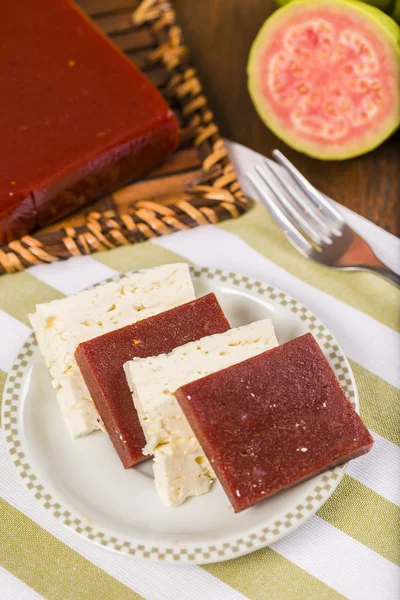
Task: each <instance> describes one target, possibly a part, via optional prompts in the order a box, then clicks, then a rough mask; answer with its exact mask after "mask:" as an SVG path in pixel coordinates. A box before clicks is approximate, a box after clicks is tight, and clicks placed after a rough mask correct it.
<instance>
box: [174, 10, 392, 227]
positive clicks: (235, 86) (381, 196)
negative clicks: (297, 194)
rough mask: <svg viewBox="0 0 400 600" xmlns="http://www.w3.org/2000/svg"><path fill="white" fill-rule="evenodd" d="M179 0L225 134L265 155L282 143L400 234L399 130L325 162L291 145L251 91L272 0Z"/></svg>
mask: <svg viewBox="0 0 400 600" xmlns="http://www.w3.org/2000/svg"><path fill="white" fill-rule="evenodd" d="M173 4H174V6H175V8H176V11H177V17H178V22H179V23H180V25H181V26H182V29H183V32H184V36H185V39H186V43H187V44H188V46H189V48H190V50H191V52H192V58H193V62H194V64H195V65H196V67H197V69H198V72H199V76H200V79H201V81H202V82H203V85H204V88H205V91H206V94H207V96H208V99H209V102H210V106H211V108H212V109H213V110H214V113H215V116H216V121H217V123H218V124H219V125H220V128H221V131H222V134H223V135H224V136H225V137H227V138H229V139H231V140H234V141H236V142H240V143H241V144H244V145H246V146H249V147H250V148H252V149H253V150H256V151H257V152H261V153H262V154H264V155H266V156H268V155H269V154H270V152H271V150H272V149H273V148H279V149H281V150H282V151H283V152H285V153H286V154H287V156H288V157H289V158H290V159H291V160H292V161H293V162H294V164H295V165H296V166H298V167H299V168H300V169H301V170H302V171H303V173H304V174H305V175H306V177H308V178H309V179H310V180H311V181H312V183H314V185H316V186H317V187H318V188H319V189H321V190H323V191H324V192H326V193H327V194H328V195H330V196H331V197H333V198H335V199H336V200H338V201H339V202H341V203H342V204H344V205H345V206H348V207H349V208H351V209H352V210H354V211H355V212H358V213H359V214H361V215H363V216H365V217H367V219H370V220H371V221H374V222H375V223H377V224H378V225H380V226H381V227H383V228H384V229H387V230H388V231H391V232H392V233H395V234H396V235H400V131H398V132H397V133H396V134H395V135H394V136H392V138H391V139H390V140H388V141H387V142H385V143H384V144H383V145H382V146H381V147H380V148H377V149H376V150H374V151H373V152H370V153H369V154H367V155H365V156H361V157H359V158H355V159H352V160H348V161H343V162H333V161H331V162H323V161H317V160H314V159H311V158H308V157H306V156H304V155H302V154H299V153H297V152H295V151H293V150H290V149H289V148H288V147H287V146H286V145H285V144H284V143H283V142H281V141H280V140H278V139H277V138H276V137H275V136H274V135H273V134H272V133H271V132H270V131H269V130H268V129H267V128H266V127H265V126H264V124H263V123H262V121H261V120H260V119H259V117H258V116H257V114H256V112H255V110H254V107H253V105H252V103H251V101H250V98H249V94H248V92H247V87H246V62H247V56H248V53H249V49H250V46H251V43H252V41H253V40H254V37H255V35H256V33H257V31H258V30H259V28H260V27H261V25H262V23H263V22H264V20H265V19H266V17H267V16H268V15H269V14H271V12H272V10H273V9H274V2H273V0H173Z"/></svg>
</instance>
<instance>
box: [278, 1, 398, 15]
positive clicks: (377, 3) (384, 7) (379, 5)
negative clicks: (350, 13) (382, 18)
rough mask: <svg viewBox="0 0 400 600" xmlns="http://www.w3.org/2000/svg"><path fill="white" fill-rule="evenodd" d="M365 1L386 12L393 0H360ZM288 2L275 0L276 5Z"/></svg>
mask: <svg viewBox="0 0 400 600" xmlns="http://www.w3.org/2000/svg"><path fill="white" fill-rule="evenodd" d="M360 1H362V2H365V3H366V4H370V5H371V6H376V8H380V9H381V10H383V11H385V12H387V11H389V9H390V7H391V5H392V2H393V0H360ZM289 2H293V0H276V3H277V5H278V6H284V5H285V4H289Z"/></svg>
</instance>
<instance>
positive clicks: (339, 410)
mask: <svg viewBox="0 0 400 600" xmlns="http://www.w3.org/2000/svg"><path fill="white" fill-rule="evenodd" d="M175 395H176V397H177V399H178V402H179V404H180V405H181V407H182V409H183V412H184V413H185V415H186V417H187V419H188V421H189V423H190V425H191V427H192V429H193V431H194V433H195V435H196V437H197V439H198V440H199V442H200V444H201V446H202V448H203V450H204V453H205V454H206V456H207V458H208V459H209V461H210V462H211V464H212V466H213V468H214V470H215V473H216V475H217V477H218V479H219V481H220V482H221V484H222V486H223V488H224V490H225V492H226V494H227V496H228V498H229V500H230V501H231V504H232V506H233V508H234V510H235V512H240V511H242V510H244V509H245V508H249V507H250V506H253V505H254V504H256V503H257V502H260V501H261V500H264V499H265V498H267V497H268V496H271V495H273V494H276V493H277V492H280V491H282V490H284V489H287V488H289V487H292V486H293V485H296V484H298V483H300V482H301V481H304V480H306V479H309V478H310V477H313V476H314V475H317V474H318V473H321V472H322V471H326V470H327V469H329V468H331V467H334V466H336V465H339V464H341V463H343V462H345V461H347V460H350V459H352V458H356V457H357V456H361V455H362V454H365V453H366V452H368V451H369V450H370V449H371V447H372V444H373V440H372V437H371V435H370V433H369V431H368V429H367V428H366V427H365V425H364V424H363V422H362V421H361V419H360V417H359V416H358V414H357V413H356V411H355V410H354V409H353V407H352V406H351V404H350V402H349V400H348V399H347V397H346V395H345V393H344V392H343V390H342V388H341V386H340V384H339V382H338V380H337V379H336V377H335V374H334V372H333V371H332V369H331V368H330V366H329V364H328V361H327V360H326V358H325V357H324V355H323V353H322V351H321V350H320V347H319V346H318V344H317V342H316V341H315V339H314V338H313V336H312V335H311V333H307V334H306V335H303V336H301V337H299V338H297V339H295V340H292V341H290V342H287V343H286V344H283V345H282V346H278V347H277V348H273V349H272V350H268V351H267V352H263V353H262V354H259V355H258V356H254V357H253V358H249V359H248V360H245V361H243V362H241V363H238V364H236V365H234V366H232V367H228V368H227V369H223V370H222V371H218V372H217V373H214V374H212V375H209V376H207V377H203V378H202V379H198V380H197V381H194V382H192V383H189V384H187V385H185V386H183V387H181V388H179V389H178V390H177V391H176V392H175Z"/></svg>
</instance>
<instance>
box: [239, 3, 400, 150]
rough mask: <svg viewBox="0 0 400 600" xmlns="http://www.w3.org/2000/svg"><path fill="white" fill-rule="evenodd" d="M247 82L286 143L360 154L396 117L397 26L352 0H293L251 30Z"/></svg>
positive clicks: (399, 77) (399, 108)
mask: <svg viewBox="0 0 400 600" xmlns="http://www.w3.org/2000/svg"><path fill="white" fill-rule="evenodd" d="M248 83H249V91H250V95H251V97H252V99H253V102H254V104H255V107H256V109H257V111H258V113H259V115H260V117H261V118H262V119H263V121H264V122H265V124H266V125H267V127H269V128H270V129H271V130H272V131H273V132H274V133H275V135H277V136H278V137H279V138H281V139H282V140H283V141H285V142H286V143H287V144H288V145H289V146H291V147H292V148H294V149H296V150H298V151H300V152H304V153H305V154H308V155H310V156H314V157H316V158H320V159H323V160H340V159H346V158H350V157H353V156H358V155H360V154H364V153H365V152H368V151H369V150H372V149H373V148H375V147H376V146H378V145H379V144H381V143H382V142H383V140H385V139H386V138H387V137H388V136H389V135H390V134H391V133H393V131H394V130H395V129H397V127H398V126H399V124H400V27H399V26H398V25H397V24H396V23H395V22H394V21H393V20H392V19H391V18H389V17H387V16H386V15H385V14H384V13H382V12H381V11H380V10H378V9H376V8H374V7H372V6H368V5H366V4H364V3H362V2H357V1H355V0H294V1H293V2H291V3H290V4H287V5H286V6H284V7H282V8H280V9H279V10H277V11H275V12H274V13H273V14H272V16H271V17H269V19H267V21H266V22H265V23H264V25H263V27H262V28H261V30H260V32H259V33H258V35H257V37H256V39H255V41H254V43H253V46H252V48H251V52H250V56H249V62H248Z"/></svg>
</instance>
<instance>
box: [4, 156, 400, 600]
mask: <svg viewBox="0 0 400 600" xmlns="http://www.w3.org/2000/svg"><path fill="white" fill-rule="evenodd" d="M230 149H231V153H232V157H233V160H234V162H236V163H237V166H238V169H239V171H240V172H243V171H245V170H246V169H247V168H248V167H249V166H250V165H251V164H252V162H253V161H254V160H256V159H259V157H257V155H255V154H254V153H252V152H251V151H248V150H246V149H244V148H242V147H239V146H236V145H231V146H230ZM243 183H244V182H243ZM345 217H346V218H347V219H348V220H349V222H350V223H351V224H352V225H353V226H354V227H355V228H357V229H358V231H360V233H362V234H363V235H364V236H365V237H366V238H367V239H368V240H369V241H370V242H371V244H372V245H373V246H374V247H375V248H376V250H377V251H378V252H379V253H380V256H381V257H382V259H383V260H385V261H386V262H387V263H388V264H391V265H393V264H394V262H395V261H396V260H397V259H398V258H399V257H400V241H399V240H397V239H396V238H394V237H393V236H391V235H390V234H388V233H386V232H384V231H382V230H380V229H379V228H377V227H375V226H374V225H372V224H371V223H369V222H368V221H365V220H364V219H362V218H361V217H358V216H357V215H354V214H353V213H350V212H349V211H345ZM182 258H184V259H186V260H187V261H189V262H196V263H198V264H203V265H206V266H210V267H220V268H222V269H229V270H231V271H237V272H240V273H243V274H246V275H249V276H252V277H255V278H256V279H259V280H264V281H266V282H268V283H271V284H273V285H275V286H277V287H279V288H281V289H283V290H284V291H286V292H288V293H289V294H291V295H292V296H294V297H296V298H297V299H298V300H300V301H301V302H303V303H304V304H306V305H307V306H309V308H310V309H311V310H312V311H313V312H314V313H315V314H316V315H317V316H318V317H320V318H321V320H322V321H324V322H325V324H326V325H327V327H328V328H329V329H330V330H331V331H332V333H333V334H334V335H335V337H336V338H337V339H338V341H339V343H340V344H341V346H342V348H343V350H344V352H345V353H346V354H347V356H348V357H349V359H350V362H351V365H352V368H353V370H354V374H355V377H356V381H357V385H358V388H359V392H360V402H361V415H362V417H363V419H364V421H365V423H366V424H367V426H368V427H369V428H370V430H371V431H372V433H373V435H374V438H375V446H374V448H373V450H372V452H371V453H370V454H369V455H367V456H365V457H363V458H361V459H359V460H357V461H354V462H352V463H351V464H350V465H349V469H348V471H347V474H346V475H345V476H344V479H343V481H342V483H341V484H340V486H339V488H338V490H337V491H336V493H335V494H334V495H333V496H332V498H331V499H330V500H329V501H328V502H327V503H326V505H325V506H324V507H323V508H322V509H321V510H320V511H319V512H318V513H317V515H315V516H314V517H312V518H311V519H310V520H309V521H308V522H307V523H306V524H305V525H303V526H302V527H301V528H300V529H298V530H297V531H295V532H293V533H292V534H290V535H289V536H288V537H286V538H285V539H283V540H281V541H280V542H278V543H277V544H275V545H274V546H273V547H272V548H267V549H265V550H260V551H258V552H255V553H253V554H250V555H248V556H245V557H242V558H238V559H235V560H231V561H227V562H224V563H216V564H211V565H207V566H204V567H201V566H191V567H184V566H173V565H172V566H171V565H165V564H152V563H145V562H140V561H138V560H135V559H133V558H131V557H129V556H122V555H119V554H117V553H113V552H110V551H109V550H106V549H104V548H101V547H99V546H96V545H94V544H91V543H90V542H89V541H87V540H86V539H83V538H80V537H79V536H77V535H76V534H74V533H73V532H72V531H70V530H68V529H67V528H64V527H63V526H62V525H61V524H59V523H58V522H57V521H55V520H53V519H52V518H51V517H50V516H49V515H48V514H47V513H46V512H45V511H44V510H43V509H41V508H40V507H39V506H38V505H37V504H36V502H35V500H34V498H33V497H31V496H30V495H29V494H28V493H27V491H26V490H25V488H24V487H23V486H22V484H21V483H20V481H19V480H18V478H17V476H16V474H15V473H14V471H13V468H12V467H11V464H10V461H9V458H8V456H7V453H6V450H5V448H4V444H3V439H2V438H0V495H1V497H2V499H1V500H0V598H1V600H11V599H12V600H25V599H27V600H33V599H34V598H40V597H44V598H48V599H49V600H67V599H68V600H86V599H90V600H100V599H104V600H131V599H132V600H133V599H137V598H146V599H148V600H150V599H151V600H153V599H154V600H159V599H163V600H164V599H168V600H169V599H170V600H177V599H178V600H180V599H182V600H200V599H201V600H203V599H204V600H238V599H240V598H250V599H252V600H264V599H270V598H271V599H281V598H282V599H292V598H293V599H302V600H323V599H326V600H336V599H337V598H340V597H346V598H351V599H356V600H358V599H360V600H377V599H379V600H392V599H393V600H395V599H398V598H400V569H399V565H400V535H399V534H400V508H399V505H400V448H399V446H400V404H399V400H400V396H399V391H398V388H399V380H400V376H399V351H400V344H399V340H400V337H399V304H400V293H399V291H398V290H396V289H395V288H394V287H392V286H391V285H390V284H388V283H386V282H384V281H382V280H380V279H379V278H377V277H374V276H372V275H368V274H362V273H354V274H350V273H347V274H346V273H338V272H333V271H330V270H328V269H326V268H324V267H322V266H318V265H315V264H311V263H309V262H308V261H306V260H305V259H303V258H301V257H300V256H299V255H297V254H296V252H295V251H294V250H292V248H291V247H290V246H289V245H288V244H287V243H286V241H285V240H284V238H283V236H282V234H281V233H280V231H279V230H278V229H277V228H276V226H275V225H274V223H273V222H272V221H271V219H270V217H269V216H268V214H267V213H266V212H265V211H264V209H263V208H262V207H261V206H260V205H256V206H255V207H254V208H253V209H252V210H251V212H250V213H248V214H247V215H245V216H244V217H242V218H241V219H239V220H236V221H228V222H226V223H224V224H222V225H218V226H213V225H210V226H208V227H201V228H198V229H196V230H193V231H188V232H181V233H179V234H174V235H172V236H169V237H166V238H161V239H159V240H156V241H153V242H146V243H144V244H140V245H137V246H131V247H123V248H119V249H116V250H112V251H110V252H107V253H101V254H96V255H93V256H91V257H82V258H76V259H71V260H70V261H68V262H64V263H59V264H57V263H55V264H52V265H46V266H38V267H34V268H32V269H30V270H29V271H27V272H22V273H18V274H15V275H8V276H4V277H1V278H0V332H1V333H0V340H1V343H0V369H1V370H0V389H1V388H2V386H3V384H4V381H5V378H6V374H7V370H8V369H9V368H10V366H11V364H12V362H13V358H14V356H15V354H16V352H17V350H18V348H19V346H20V344H21V343H22V342H23V341H24V338H25V337H26V336H27V334H28V333H29V331H30V330H29V323H28V319H27V314H28V313H29V312H31V311H33V309H34V305H35V304H36V303H38V302H46V301H48V300H52V299H54V298H60V297H62V296H63V295H65V294H69V293H73V292H76V291H78V290H79V289H81V288H83V287H86V286H87V285H90V284H92V283H95V282H97V281H100V280H102V279H104V278H106V277H109V276H110V275H113V274H115V272H116V271H117V272H124V271H127V270H132V269H135V268H142V267H148V266H153V265H158V264H162V263H166V262H174V261H181V260H182ZM394 266H395V268H397V270H398V267H399V265H398V264H397V266H396V265H394Z"/></svg>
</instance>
